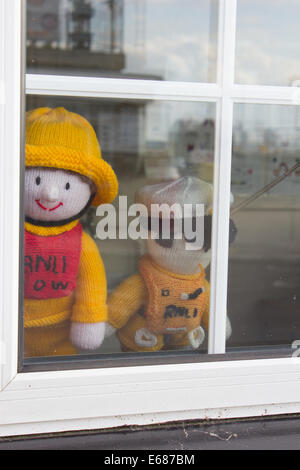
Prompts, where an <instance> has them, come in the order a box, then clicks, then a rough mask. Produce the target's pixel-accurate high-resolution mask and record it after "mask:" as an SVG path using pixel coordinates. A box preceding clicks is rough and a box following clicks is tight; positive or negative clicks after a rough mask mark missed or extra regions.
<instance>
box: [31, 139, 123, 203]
mask: <svg viewBox="0 0 300 470" xmlns="http://www.w3.org/2000/svg"><path fill="white" fill-rule="evenodd" d="M25 164H26V166H41V167H47V168H58V169H61V170H68V171H74V172H75V173H79V174H80V175H84V176H87V177H88V178H90V179H91V180H92V181H93V182H94V183H95V185H96V187H97V192H96V195H95V198H94V200H93V202H92V205H93V206H98V205H99V204H103V203H110V202H112V201H113V200H114V199H115V197H116V196H117V193H118V180H117V177H116V175H115V172H114V171H113V169H112V168H111V166H110V165H109V164H108V163H107V162H106V161H105V160H103V159H102V158H95V157H94V156H93V155H88V154H86V153H84V152H82V151H81V150H75V149H71V148H67V147H63V146H59V145H45V146H43V145H31V144H26V146H25Z"/></svg>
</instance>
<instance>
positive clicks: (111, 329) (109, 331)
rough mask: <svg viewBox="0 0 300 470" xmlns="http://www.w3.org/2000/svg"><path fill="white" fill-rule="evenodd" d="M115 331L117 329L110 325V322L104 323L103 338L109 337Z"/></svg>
mask: <svg viewBox="0 0 300 470" xmlns="http://www.w3.org/2000/svg"><path fill="white" fill-rule="evenodd" d="M116 331H117V328H115V327H114V326H112V325H111V324H110V323H106V324H105V334H104V337H105V338H109V337H110V336H112V335H113V334H114V333H115V332H116Z"/></svg>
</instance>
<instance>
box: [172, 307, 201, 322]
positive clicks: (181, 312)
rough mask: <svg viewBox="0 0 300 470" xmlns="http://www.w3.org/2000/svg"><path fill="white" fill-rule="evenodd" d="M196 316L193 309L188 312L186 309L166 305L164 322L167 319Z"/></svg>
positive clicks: (196, 311)
mask: <svg viewBox="0 0 300 470" xmlns="http://www.w3.org/2000/svg"><path fill="white" fill-rule="evenodd" d="M197 315H198V309H197V308H196V307H195V308H194V309H192V311H190V309H188V308H187V307H179V306H176V305H167V306H166V308H165V312H164V320H165V321H166V320H167V319H168V318H176V317H184V318H195V317H196V316H197Z"/></svg>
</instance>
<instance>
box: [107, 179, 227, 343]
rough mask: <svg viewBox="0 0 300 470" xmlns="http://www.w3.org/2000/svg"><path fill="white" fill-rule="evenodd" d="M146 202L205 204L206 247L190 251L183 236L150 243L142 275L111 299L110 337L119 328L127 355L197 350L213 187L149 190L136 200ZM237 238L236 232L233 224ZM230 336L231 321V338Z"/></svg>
mask: <svg viewBox="0 0 300 470" xmlns="http://www.w3.org/2000/svg"><path fill="white" fill-rule="evenodd" d="M136 201H137V202H139V203H142V204H145V205H146V207H147V208H148V213H149V211H150V206H151V204H155V203H156V204H162V203H168V204H169V205H170V206H171V205H173V204H174V203H177V204H178V203H179V204H180V206H181V207H183V205H184V204H195V203H199V204H204V206H205V213H206V215H205V216H204V244H203V247H202V248H199V249H197V250H188V249H187V245H186V243H187V241H186V240H185V239H184V237H181V239H176V237H174V233H173V234H172V233H171V237H170V239H163V238H162V237H161V236H159V238H157V239H152V238H151V237H150V236H149V237H148V239H147V254H145V255H144V256H143V257H142V258H141V260H140V263H139V273H137V274H134V275H132V276H131V277H129V278H128V279H126V280H125V281H123V282H122V283H121V284H120V285H119V286H118V287H117V288H116V289H115V291H113V292H112V294H111V295H110V296H109V299H108V321H109V323H108V327H107V333H106V335H107V336H108V335H109V334H112V333H113V332H114V331H115V330H117V336H118V339H119V341H120V343H121V347H122V350H123V351H158V350H161V349H177V348H178V349H180V348H186V347H191V348H194V349H196V348H198V347H199V346H200V344H201V343H202V342H203V340H204V337H205V333H204V330H203V327H204V328H205V329H206V330H207V329H208V321H209V283H208V281H207V280H206V276H205V271H204V269H205V268H206V267H207V265H208V264H209V262H210V251H211V250H210V238H211V216H210V215H209V213H210V211H211V206H212V186H211V185H210V184H208V183H205V182H204V181H201V180H199V179H197V178H193V177H183V178H180V179H178V180H177V181H175V182H173V183H162V184H156V185H150V186H145V187H144V188H142V189H141V190H140V191H139V192H138V193H137V196H136ZM231 231H232V234H233V235H234V233H235V228H234V226H233V225H232V224H231ZM172 235H173V236H172ZM230 333H231V326H230V321H229V319H228V318H227V336H229V335H230Z"/></svg>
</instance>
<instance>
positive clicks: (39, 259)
mask: <svg viewBox="0 0 300 470" xmlns="http://www.w3.org/2000/svg"><path fill="white" fill-rule="evenodd" d="M27 110H28V113H27V136H26V144H27V146H26V172H25V197H24V200H25V216H26V225H25V229H26V231H25V299H24V305H25V314H24V324H25V329H24V348H25V357H26V358H28V357H36V356H50V355H60V356H65V355H74V354H77V353H80V354H85V353H91V352H92V353H95V352H97V353H99V354H102V353H118V352H122V351H123V352H124V351H128V350H129V351H137V352H140V351H142V352H147V351H162V350H174V349H175V350H177V349H178V350H179V349H181V350H183V349H190V350H191V349H198V350H199V351H202V352H205V351H206V344H207V343H206V337H207V327H208V308H209V284H208V278H209V264H210V254H211V249H210V239H211V230H210V229H211V215H210V214H211V212H210V211H211V207H212V179H213V161H214V123H215V105H214V104H212V103H193V102H183V101H179V102H175V101H174V102H173V101H150V100H149V101H143V100H138V101H132V100H126V99H115V100H107V99H88V98H84V99H81V98H66V97H52V96H31V95H29V96H27ZM83 117H84V118H85V119H86V120H87V121H85V120H84V121H83ZM90 125H92V126H93V128H94V130H95V132H96V136H97V138H98V141H99V142H100V146H101V150H102V159H101V158H99V155H98V154H97V144H96V141H95V136H94V134H93V132H92V131H91V129H90V127H89V126H90ZM97 165H98V166H97ZM108 165H110V167H108ZM109 168H110V169H109ZM112 169H113V170H112ZM112 171H114V174H115V175H116V178H117V179H118V183H119V191H118V196H117V197H116V198H115V200H114V202H113V205H109V206H106V209H107V207H108V209H107V211H108V212H107V213H106V212H105V211H104V206H103V203H110V202H111V201H112V199H113V197H114V195H115V194H114V191H115V180H114V178H115V177H114V174H113V173H112ZM72 191H73V192H72ZM95 193H96V201H95V200H94V201H93V203H95V204H96V206H97V207H98V208H97V213H96V208H95V207H93V206H90V202H91V199H90V197H91V195H92V196H93V195H94V194H95ZM135 202H137V203H139V204H140V205H143V207H146V209H148V208H149V204H150V203H151V204H152V203H153V204H156V203H158V204H160V203H166V204H169V205H171V204H173V203H178V204H179V205H180V207H183V205H184V204H186V203H188V204H194V205H196V204H199V205H202V204H203V206H204V214H205V217H204V224H205V225H204V240H201V245H199V248H198V249H197V250H194V249H193V250H190V249H189V248H187V245H189V246H190V245H191V244H192V245H193V243H194V242H193V241H192V240H191V238H190V237H188V238H185V239H184V238H183V235H184V236H185V237H186V232H185V231H182V232H180V238H179V239H177V238H176V236H175V235H176V232H175V229H174V230H173V231H171V234H169V236H168V239H167V240H166V239H162V238H161V232H160V231H159V233H158V232H157V234H158V236H156V237H155V238H153V239H152V238H151V237H150V235H149V233H150V232H149V219H148V217H146V216H145V214H144V212H142V213H140V212H138V213H136V214H133V213H131V212H130V210H132V207H133V206H132V205H133V203H135ZM101 211H102V212H101ZM100 212H101V213H100ZM108 214H110V216H111V219H110V220H109V221H108ZM204 214H201V215H200V216H199V218H196V217H195V215H194V213H193V214H192V215H190V217H194V218H193V219H192V220H193V223H194V221H195V220H196V223H197V221H198V219H199V220H200V219H201V221H202V223H203V215H204ZM148 215H149V214H148ZM151 215H152V213H151ZM172 217H173V216H172V215H169V216H168V221H170V219H172ZM183 217H185V213H183V215H182V218H183ZM79 218H80V223H81V226H82V227H83V231H84V233H82V232H81V228H80V225H78V219H79ZM153 220H154V219H152V218H151V224H152V223H154V222H152V221H153ZM172 220H173V221H174V218H173V219H172ZM180 220H181V219H180ZM134 221H138V222H141V225H140V227H142V228H144V229H145V230H144V233H146V238H147V239H141V237H139V230H140V229H139V228H137V230H136V231H135V230H134V229H135V225H134ZM131 222H133V224H131ZM180 227H181V229H182V226H180ZM184 227H185V226H184ZM142 228H141V230H142ZM152 229H153V226H152V225H151V230H152ZM181 229H180V230H181ZM153 230H154V231H155V229H153ZM196 230H198V226H197V225H196ZM107 233H108V235H107ZM151 234H152V232H151ZM136 235H137V236H136ZM100 256H101V258H102V262H103V266H104V268H103V267H102V271H101V261H100V262H99V257H100ZM149 263H150V264H149ZM205 270H206V272H207V274H206V278H205ZM149 273H151V276H154V275H155V276H157V277H156V279H157V282H158V284H157V285H158V286H160V288H159V289H158V290H155V289H156V288H155V289H154V287H153V285H152V284H151V282H150V281H149V279H150V278H151V276H150V274H149ZM149 276H150V277H149ZM151 279H152V278H151ZM105 282H107V294H108V300H107V302H106V297H105V296H106V292H105ZM152 289H154V290H155V292H154V291H152ZM152 294H153V295H154V298H152V297H151V296H152ZM150 297H151V302H150ZM153 299H155V300H153ZM106 303H108V307H109V308H108V321H109V325H110V326H108V327H107V328H106V334H107V335H109V336H108V337H107V338H105V339H104V341H103V342H101V341H102V339H101V338H102V336H101V335H102V330H101V327H100V325H101V323H103V321H104V320H103V319H104V318H105V312H106V311H105V305H106ZM150 305H151V306H153V305H154V306H155V308H154V309H153V310H151V308H150V307H149V306H150ZM154 310H155V312H156V313H155V315H156V316H155V319H154V320H153V318H152V317H151V315H152V313H151V312H153V311H154ZM149 312H150V313H149ZM157 319H158V320H157ZM156 320H157V321H158V323H157V324H156V323H155V321H156ZM153 322H154V323H153ZM162 322H166V323H164V325H163V326H161V325H162ZM74 324H75V326H74ZM154 324H155V325H156V326H155V327H154V326H153V325H154ZM157 325H159V327H158V326H157ZM166 325H168V326H166ZM200 325H201V328H200ZM194 330H195V331H194ZM149 332H150V333H149ZM191 332H193V334H190V333H191ZM137 338H138V339H137ZM70 340H71V341H70Z"/></svg>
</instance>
